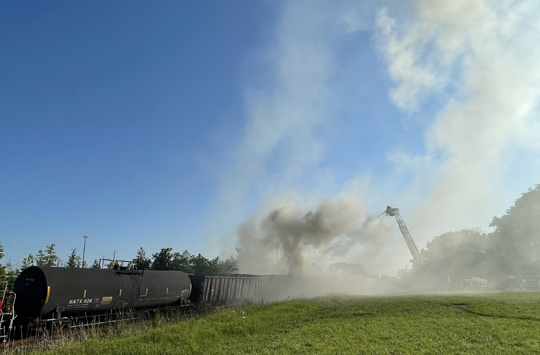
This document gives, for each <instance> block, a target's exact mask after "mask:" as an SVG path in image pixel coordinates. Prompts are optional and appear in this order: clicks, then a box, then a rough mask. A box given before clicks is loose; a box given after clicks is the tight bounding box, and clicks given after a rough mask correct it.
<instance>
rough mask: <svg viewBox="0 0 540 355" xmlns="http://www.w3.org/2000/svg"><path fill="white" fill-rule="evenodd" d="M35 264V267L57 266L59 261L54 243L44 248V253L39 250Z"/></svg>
mask: <svg viewBox="0 0 540 355" xmlns="http://www.w3.org/2000/svg"><path fill="white" fill-rule="evenodd" d="M35 262H36V265H37V266H48V267H54V266H58V265H59V263H60V259H59V258H58V255H57V254H56V250H55V245H54V243H53V244H51V245H48V246H46V247H45V251H43V250H42V249H40V250H39V251H38V253H37V255H36V258H35Z"/></svg>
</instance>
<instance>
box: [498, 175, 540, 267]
mask: <svg viewBox="0 0 540 355" xmlns="http://www.w3.org/2000/svg"><path fill="white" fill-rule="evenodd" d="M539 216H540V185H536V186H535V188H534V189H529V190H528V191H527V192H525V193H523V194H522V195H521V197H520V198H518V199H517V200H516V201H515V203H514V205H513V206H512V207H510V208H509V209H508V210H506V213H505V214H504V215H503V216H502V217H500V218H498V217H495V218H493V221H492V222H491V224H490V226H491V227H494V228H495V231H494V232H493V233H492V235H491V236H490V247H491V250H492V251H493V254H494V257H495V258H496V259H497V260H498V261H499V262H498V264H497V266H498V269H499V270H500V272H504V273H507V274H514V275H520V276H525V275H530V274H540V232H539V231H540V218H539Z"/></svg>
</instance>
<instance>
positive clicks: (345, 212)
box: [237, 197, 393, 275]
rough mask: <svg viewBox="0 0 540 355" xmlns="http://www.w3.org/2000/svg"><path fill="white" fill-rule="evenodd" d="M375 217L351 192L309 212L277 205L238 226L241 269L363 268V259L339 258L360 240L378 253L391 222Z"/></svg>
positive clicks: (292, 272)
mask: <svg viewBox="0 0 540 355" xmlns="http://www.w3.org/2000/svg"><path fill="white" fill-rule="evenodd" d="M374 217H376V216H370V215H369V214H368V213H367V212H366V211H365V210H364V209H363V208H362V205H361V203H360V201H359V200H358V199H354V198H348V197H340V198H335V199H326V200H324V201H323V202H322V203H321V204H320V205H319V206H318V207H317V208H315V209H313V210H310V211H305V210H303V209H301V208H299V207H296V206H293V205H286V204H283V205H278V206H276V207H274V208H272V209H271V210H270V211H266V213H263V214H262V216H261V217H258V216H253V217H252V218H251V219H249V220H248V221H246V222H244V223H243V224H242V225H241V226H240V227H239V228H238V236H239V241H238V246H237V250H238V252H239V258H238V265H239V268H240V271H241V272H242V271H244V272H255V271H254V270H257V271H256V272H257V273H279V272H286V273H288V274H290V275H304V274H309V271H308V270H307V269H308V268H309V269H312V270H314V271H315V270H317V272H320V270H318V269H319V268H328V267H329V266H332V267H334V268H339V269H349V270H353V271H354V269H355V268H356V269H357V270H356V271H361V270H362V265H361V264H360V265H358V264H354V263H353V264H349V263H345V262H340V260H342V258H343V257H346V256H348V255H347V254H348V252H349V251H350V250H351V249H352V248H353V247H354V246H357V245H363V246H364V247H367V249H368V250H371V251H372V253H371V257H375V255H376V252H377V250H378V249H379V247H381V246H383V245H384V244H385V243H386V242H388V239H389V238H390V235H391V233H392V231H393V227H392V225H390V224H389V222H388V220H385V219H375V218H374ZM361 262H369V258H364V259H363V260H361Z"/></svg>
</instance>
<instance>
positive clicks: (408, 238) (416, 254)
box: [384, 206, 424, 266]
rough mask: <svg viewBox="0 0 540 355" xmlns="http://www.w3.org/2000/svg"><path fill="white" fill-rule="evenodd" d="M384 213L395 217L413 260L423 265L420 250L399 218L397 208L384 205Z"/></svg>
mask: <svg viewBox="0 0 540 355" xmlns="http://www.w3.org/2000/svg"><path fill="white" fill-rule="evenodd" d="M384 213H385V214H386V215H387V216H390V217H396V221H397V223H398V226H399V230H400V231H401V234H403V238H405V242H406V243H407V247H409V251H410V252H411V254H412V256H413V259H414V261H415V262H416V263H417V265H419V266H421V265H423V264H424V258H423V257H422V254H420V251H418V248H417V247H416V244H415V243H414V240H413V238H412V236H411V233H410V232H409V228H407V225H406V224H405V222H404V221H403V218H401V215H400V214H399V208H392V207H390V206H386V211H385V212H384Z"/></svg>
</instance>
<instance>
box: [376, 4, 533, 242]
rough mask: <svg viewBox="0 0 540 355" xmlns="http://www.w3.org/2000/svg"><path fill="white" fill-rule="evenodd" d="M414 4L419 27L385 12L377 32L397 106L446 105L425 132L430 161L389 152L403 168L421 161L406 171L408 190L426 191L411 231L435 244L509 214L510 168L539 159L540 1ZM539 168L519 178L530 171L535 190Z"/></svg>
mask: <svg viewBox="0 0 540 355" xmlns="http://www.w3.org/2000/svg"><path fill="white" fill-rule="evenodd" d="M413 4H414V7H413V9H414V10H415V11H414V12H415V17H414V21H411V18H407V19H405V18H403V17H400V15H399V14H396V15H395V17H391V15H389V13H390V12H392V10H391V9H389V8H385V9H382V10H380V11H379V13H378V15H377V25H376V28H377V38H378V41H379V42H378V43H379V46H380V48H381V49H382V52H383V55H384V56H385V58H386V60H387V62H388V68H389V73H390V75H391V77H392V78H393V80H394V81H395V83H396V86H395V87H394V88H393V89H392V91H391V98H392V100H393V101H394V103H395V104H396V105H397V106H398V107H400V108H402V109H404V110H407V111H409V112H411V113H413V114H414V112H417V111H418V110H420V109H421V107H422V106H421V105H422V104H423V103H424V102H426V101H429V100H433V99H434V97H435V98H436V99H437V100H442V108H441V109H440V110H439V111H438V112H437V113H436V114H435V116H434V120H433V122H432V123H431V124H430V125H429V126H427V128H426V130H425V133H424V137H425V151H426V152H425V155H424V156H416V157H414V156H413V157H411V156H410V155H409V154H403V153H393V154H390V156H391V157H392V159H394V161H395V162H396V163H397V164H400V165H402V166H403V165H405V164H407V163H406V162H414V161H418V160H420V161H422V162H423V163H424V167H423V168H422V169H418V166H415V165H411V166H409V168H410V169H413V173H414V174H415V176H416V177H415V185H414V186H412V187H411V189H410V191H414V192H415V193H418V192H419V191H422V190H423V191H425V192H424V193H423V195H424V196H425V197H424V198H423V199H422V202H423V203H421V204H420V205H419V206H416V213H415V220H416V221H415V229H416V230H418V231H420V230H422V231H423V233H422V234H425V235H430V236H431V237H433V235H434V234H435V233H436V232H437V233H441V232H446V231H449V230H452V229H454V230H455V229H459V228H465V227H473V226H475V223H476V226H478V221H480V220H482V219H483V220H484V221H485V222H484V223H483V224H484V225H485V224H488V223H489V219H490V218H491V217H493V216H494V215H496V214H497V209H496V208H498V211H500V209H501V208H506V207H508V206H501V205H500V204H501V201H507V199H504V198H503V197H504V191H505V190H507V188H505V187H506V185H509V184H511V183H512V182H513V181H512V180H515V178H516V177H515V176H513V174H510V175H509V171H508V169H509V166H510V165H511V164H512V163H513V162H514V161H515V160H516V158H517V157H518V156H519V155H520V154H527V153H528V152H531V149H532V151H536V153H539V152H540V141H539V140H538V139H537V138H538V137H540V122H539V121H538V103H539V98H540V85H539V83H540V81H539V79H540V76H539V74H540V47H539V46H537V45H536V43H537V42H538V39H539V38H540V22H539V21H538V18H539V16H540V3H539V2H537V1H490V0H478V1H468V0H456V1H437V2H434V1H428V0H421V1H415V2H413ZM533 137H536V138H533ZM539 164H540V160H539V159H538V158H536V159H533V160H532V161H531V165H530V166H529V169H530V171H523V170H522V171H521V173H525V174H531V175H530V177H531V178H530V179H528V181H529V186H532V185H534V183H537V181H536V179H537V177H538V176H539V175H538V173H540V169H539ZM535 173H536V176H534V175H535ZM535 181H536V182H535ZM426 192H427V194H426ZM516 192H519V191H513V193H514V194H516ZM521 192H522V191H521ZM516 195H517V194H516ZM516 195H514V196H516ZM499 214H500V212H499Z"/></svg>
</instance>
